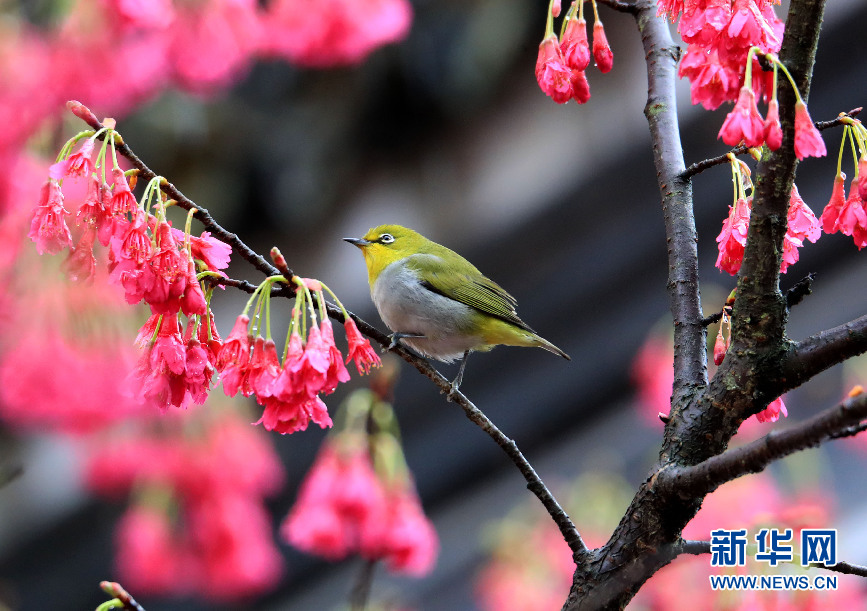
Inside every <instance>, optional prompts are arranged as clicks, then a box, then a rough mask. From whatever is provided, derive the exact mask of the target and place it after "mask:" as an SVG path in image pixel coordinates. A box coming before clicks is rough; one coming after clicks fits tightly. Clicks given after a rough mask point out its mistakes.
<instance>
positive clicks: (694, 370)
mask: <svg viewBox="0 0 867 611" xmlns="http://www.w3.org/2000/svg"><path fill="white" fill-rule="evenodd" d="M637 7H638V9H639V12H638V13H637V14H636V21H637V23H638V28H639V30H640V31H641V39H642V42H643V44H644V51H645V57H646V61H647V105H646V106H645V107H644V115H645V117H647V122H648V125H649V127H650V135H651V138H652V141H653V158H654V163H655V164H656V176H657V182H658V185H659V191H660V195H661V196H662V212H663V217H664V220H665V235H666V241H667V243H668V294H669V307H670V309H671V315H672V317H673V319H674V403H675V404H677V403H678V401H679V400H680V399H681V398H682V397H683V396H684V395H685V394H687V393H689V392H690V390H689V389H690V388H695V387H698V386H704V385H705V384H706V383H707V349H706V345H705V333H706V330H705V327H704V326H703V325H702V322H701V321H702V311H701V297H700V294H699V279H698V250H697V241H698V234H697V232H696V228H695V215H694V213H693V201H692V183H691V182H690V181H689V180H688V179H684V178H683V173H684V170H685V165H684V159H683V147H682V145H681V142H680V129H679V127H678V124H677V119H678V116H677V99H676V95H675V82H676V80H677V79H676V70H677V62H678V60H679V59H680V49H679V48H678V47H677V45H676V44H675V43H674V41H673V40H672V38H671V35H670V33H669V30H668V24H667V23H666V22H665V20H663V19H660V18H658V17H656V6H655V3H653V2H647V1H643V2H638V3H637Z"/></svg>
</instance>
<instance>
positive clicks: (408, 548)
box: [360, 482, 439, 577]
mask: <svg viewBox="0 0 867 611" xmlns="http://www.w3.org/2000/svg"><path fill="white" fill-rule="evenodd" d="M385 498H386V503H385V506H384V507H385V511H384V512H383V514H382V515H369V516H368V517H367V520H366V521H365V523H364V525H363V527H362V529H361V541H360V552H361V555H362V556H364V557H365V558H368V559H370V560H383V561H384V562H385V564H386V566H387V567H388V569H389V570H390V571H392V572H394V573H405V574H407V575H412V576H415V577H422V576H424V575H427V574H428V573H429V572H430V571H431V570H432V569H433V567H434V563H435V562H436V558H437V552H438V549H439V540H438V538H437V533H436V529H435V528H434V526H433V524H432V523H431V521H430V520H429V519H428V517H427V516H426V515H425V514H424V510H423V509H422V507H421V501H420V500H419V498H418V494H417V493H416V491H415V487H414V486H412V483H411V482H404V483H402V484H396V485H394V486H392V487H391V488H389V489H388V490H387V492H386V493H385Z"/></svg>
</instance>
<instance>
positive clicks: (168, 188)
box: [67, 102, 587, 559]
mask: <svg viewBox="0 0 867 611" xmlns="http://www.w3.org/2000/svg"><path fill="white" fill-rule="evenodd" d="M67 106H69V107H70V109H71V110H73V112H75V114H76V116H78V117H79V118H81V119H82V120H84V121H85V122H86V123H88V124H89V125H90V126H91V127H92V128H93V129H97V130H98V129H100V128H101V127H102V125H101V124H100V123H99V121H98V120H97V119H96V117H95V116H94V115H93V113H91V112H90V111H89V110H87V109H86V107H84V106H83V105H82V104H80V103H79V102H68V103H67ZM82 109H84V111H87V112H84V111H83V110H82ZM76 111H77V112H76ZM117 151H118V152H119V153H120V154H121V155H123V156H124V157H126V158H127V159H129V160H130V162H131V163H132V164H133V166H134V167H135V168H136V169H138V171H139V176H140V177H141V179H144V180H150V179H151V178H154V177H155V176H157V174H156V173H155V172H154V171H153V170H151V169H150V168H149V167H148V166H147V165H146V164H145V163H144V162H143V161H142V160H141V159H140V158H139V157H138V156H137V155H136V154H135V153H134V152H133V151H132V149H131V148H130V147H129V145H127V144H126V143H123V142H122V143H120V144H119V145H118V146H117ZM160 188H161V189H162V190H163V191H164V192H165V193H166V194H167V195H168V196H169V197H171V198H172V199H174V200H176V201H177V202H178V204H177V205H178V206H179V207H180V208H183V209H184V210H191V209H193V208H195V209H196V212H195V213H194V216H195V218H197V219H198V220H199V221H200V222H201V223H202V224H203V225H204V226H205V229H207V230H208V231H210V232H211V233H212V234H213V235H215V236H216V237H218V238H220V239H222V240H223V241H225V242H227V243H229V244H231V246H232V247H233V249H234V250H235V251H237V252H238V253H240V255H241V257H242V258H244V259H245V260H246V261H248V262H249V263H251V264H252V265H253V266H254V267H255V268H256V269H258V270H259V271H261V272H262V273H263V274H265V275H267V276H272V275H276V274H278V273H280V270H279V269H278V268H277V267H275V266H273V265H271V264H270V263H268V262H267V261H266V260H265V258H264V257H262V256H261V255H259V254H258V253H256V252H255V251H253V249H251V248H250V247H249V246H247V245H246V244H245V243H244V242H243V241H242V240H241V238H239V237H238V236H237V235H235V234H234V233H231V232H230V231H228V230H226V229H224V228H223V227H222V226H221V225H220V224H219V223H217V221H216V220H214V218H213V217H212V216H211V215H210V213H209V212H208V211H207V209H205V208H203V207H202V206H199V205H198V204H196V203H195V202H193V201H192V200H191V199H189V198H188V197H186V196H185V195H184V194H183V193H181V191H180V190H179V189H178V188H177V187H175V186H174V185H173V184H172V183H170V182H168V181H167V180H163V182H162V183H161V184H160ZM283 267H284V271H286V272H291V270H289V269H288V268H287V267H285V266H283ZM211 281H213V282H215V283H218V284H223V285H225V286H233V287H237V288H239V289H241V290H243V291H245V292H248V293H252V292H253V291H254V290H255V288H256V287H255V285H253V284H251V283H249V282H247V281H245V280H234V279H230V278H211ZM272 290H273V291H274V293H273V294H275V295H277V294H280V295H284V294H285V295H286V296H294V291H292V290H291V289H289V288H288V287H282V286H280V287H274V288H273V289H272ZM326 308H327V311H328V315H329V317H331V318H333V319H335V320H337V321H338V322H340V323H343V320H344V316H343V311H342V310H341V309H340V308H339V307H337V306H336V305H334V304H332V303H329V302H326ZM348 314H349V316H350V317H352V319H353V320H354V321H355V322H356V324H357V326H358V329H359V331H361V332H362V333H363V334H364V335H366V336H367V337H369V338H371V339H373V340H375V341H377V342H379V343H380V345H382V346H388V345H390V343H391V339H390V338H389V337H388V336H387V335H385V334H384V333H382V332H380V331H379V330H377V329H376V328H374V327H373V326H371V325H370V324H368V323H367V322H365V321H364V320H362V319H361V318H359V317H358V316H356V315H355V314H353V313H351V312H348ZM393 352H395V353H396V354H398V355H399V356H400V357H401V358H402V359H403V360H405V361H406V362H408V363H409V364H411V365H412V366H413V367H415V368H416V369H417V370H418V371H419V372H420V373H421V374H422V375H424V376H425V377H427V378H428V379H430V380H431V381H433V382H434V384H436V385H437V386H438V387H439V389H440V391H441V392H442V393H446V394H447V396H449V397H450V399H452V400H453V401H454V402H455V403H457V404H458V405H460V406H461V408H462V409H463V410H464V413H465V414H466V416H467V418H469V419H470V421H472V422H473V423H474V424H476V425H477V426H479V427H480V428H481V429H482V430H483V431H485V432H486V433H487V434H488V435H489V436H490V437H491V438H492V439H493V440H494V441H495V442H496V443H497V445H499V446H500V447H501V448H502V449H503V451H504V452H505V453H506V455H507V456H508V457H509V458H510V459H511V460H512V462H513V463H514V464H515V466H517V467H518V470H519V471H520V472H521V474H522V475H523V476H524V479H526V481H527V488H528V489H529V490H530V491H531V492H532V493H533V494H534V495H535V496H536V497H537V498H538V499H539V501H540V502H541V503H542V505H543V506H544V507H545V509H546V510H547V511H548V513H549V515H550V516H551V518H552V519H553V520H554V522H555V523H556V524H557V527H558V528H559V529H560V532H561V534H562V535H563V538H564V539H565V541H566V543H567V544H568V545H569V547H570V549H571V550H572V553H573V555H574V556H575V558H576V559H580V558H584V557H585V556H586V554H587V547H586V545H585V544H584V542H583V541H582V540H581V536H580V535H579V534H578V531H577V529H576V528H575V525H574V524H573V523H572V520H571V519H570V518H569V516H568V515H567V514H566V512H565V511H563V508H562V507H561V506H560V504H559V503H558V502H557V500H556V499H555V498H554V495H553V494H552V493H551V491H550V490H549V489H548V487H547V486H545V483H544V482H543V481H542V479H541V478H540V477H539V475H538V474H537V473H536V471H535V469H534V468H533V466H532V465H531V464H530V462H529V461H528V460H527V459H526V458H525V457H524V455H523V454H522V453H521V451H520V450H519V449H518V446H517V445H516V444H515V442H514V441H513V440H511V439H509V438H508V437H507V436H506V435H504V434H503V433H502V431H500V429H498V428H497V427H496V426H495V425H494V423H493V422H491V421H490V419H489V418H488V417H487V416H485V415H484V413H482V411H481V410H480V409H478V408H477V407H476V406H475V405H474V404H473V403H472V402H471V401H470V400H469V399H468V398H467V397H466V396H465V395H464V394H463V393H461V392H456V393H449V391H450V390H451V383H450V382H449V381H448V380H446V379H445V378H444V377H443V376H442V375H441V374H440V373H439V372H437V371H436V370H435V369H434V368H433V367H432V366H431V365H430V364H429V363H428V362H427V361H425V360H424V359H422V358H420V357H418V356H416V355H414V354H412V353H411V352H409V351H408V350H405V349H404V348H402V347H400V346H397V347H396V348H394V349H393Z"/></svg>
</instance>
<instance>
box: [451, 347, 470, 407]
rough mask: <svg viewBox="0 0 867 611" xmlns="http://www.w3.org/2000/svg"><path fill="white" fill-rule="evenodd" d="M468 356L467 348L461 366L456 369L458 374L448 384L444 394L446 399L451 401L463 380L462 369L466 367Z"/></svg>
mask: <svg viewBox="0 0 867 611" xmlns="http://www.w3.org/2000/svg"><path fill="white" fill-rule="evenodd" d="M468 356H470V351H469V350H467V351H466V352H464V358H462V359H461V367H460V369H458V375H456V376H455V379H454V380H452V383H451V385H450V386H449V394H447V395H446V399H448V400H449V401H453V400H454V398H455V396H457V394H458V388H460V387H461V382H463V381H464V370H465V369H466V367H467V357H468Z"/></svg>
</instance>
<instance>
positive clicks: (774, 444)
mask: <svg viewBox="0 0 867 611" xmlns="http://www.w3.org/2000/svg"><path fill="white" fill-rule="evenodd" d="M865 418H867V394H860V395H857V396H855V397H851V398H849V399H846V400H845V401H844V402H843V403H841V404H840V405H838V406H836V407H833V408H829V409H826V410H825V411H823V412H822V413H820V414H818V415H816V416H814V417H813V418H810V419H809V420H805V421H804V422H801V423H800V424H797V425H795V426H793V427H790V428H788V429H784V430H775V431H771V432H770V433H768V434H767V435H765V436H764V437H762V438H761V439H757V440H755V441H753V442H751V443H748V444H746V445H743V446H741V447H739V448H734V449H731V450H727V451H726V452H723V453H722V454H719V455H717V456H713V457H711V458H708V459H707V460H706V461H704V462H702V463H699V464H697V465H694V466H691V467H671V468H669V469H666V470H664V471H661V472H660V473H659V475H658V477H657V478H656V486H655V489H656V490H657V492H659V493H668V492H673V493H675V494H677V495H679V496H681V497H694V496H704V495H706V494H708V493H710V492H712V491H713V490H716V488H718V487H719V486H721V485H722V484H724V483H726V482H729V481H731V480H733V479H737V478H738V477H740V476H742V475H746V474H747V473H758V472H759V471H762V470H763V469H764V468H765V467H767V466H768V465H769V464H770V463H771V462H773V461H775V460H778V459H780V458H783V457H784V456H788V455H789V454H794V453H795V452H798V451H800V450H806V449H807V448H811V447H814V446H817V445H819V444H820V443H822V442H823V441H827V440H829V439H832V438H833V437H834V436H835V435H838V434H839V433H840V432H842V431H845V430H847V429H849V428H850V427H853V426H859V425H861V421H862V420H864V419H865Z"/></svg>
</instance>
